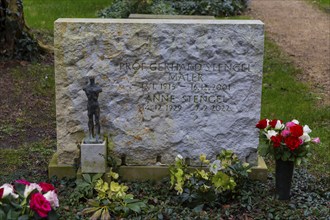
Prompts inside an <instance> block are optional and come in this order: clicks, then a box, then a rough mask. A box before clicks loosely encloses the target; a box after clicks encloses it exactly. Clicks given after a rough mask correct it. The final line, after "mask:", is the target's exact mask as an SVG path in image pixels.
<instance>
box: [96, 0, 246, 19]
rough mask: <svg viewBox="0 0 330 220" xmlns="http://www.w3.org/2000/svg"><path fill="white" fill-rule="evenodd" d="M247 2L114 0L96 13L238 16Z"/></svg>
mask: <svg viewBox="0 0 330 220" xmlns="http://www.w3.org/2000/svg"><path fill="white" fill-rule="evenodd" d="M247 2H248V0H115V1H114V3H113V4H112V5H111V6H110V7H108V8H105V9H103V10H100V11H99V12H98V15H99V17H102V18H127V17H128V16H129V15H130V14H172V15H176V14H180V15H211V16H216V17H223V16H234V15H240V14H241V13H242V12H243V11H244V10H245V9H246V8H247Z"/></svg>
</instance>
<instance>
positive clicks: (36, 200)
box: [30, 193, 52, 218]
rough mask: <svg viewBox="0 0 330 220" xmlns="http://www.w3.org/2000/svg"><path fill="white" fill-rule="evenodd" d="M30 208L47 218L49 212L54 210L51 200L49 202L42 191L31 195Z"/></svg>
mask: <svg viewBox="0 0 330 220" xmlns="http://www.w3.org/2000/svg"><path fill="white" fill-rule="evenodd" d="M30 208H31V209H32V210H33V211H35V212H36V213H37V214H38V215H39V216H40V217H41V218H46V217H47V215H48V212H50V211H51V210H52V207H51V206H50V202H48V201H47V199H46V198H45V197H44V196H43V195H42V194H41V193H34V194H33V195H32V196H31V199H30Z"/></svg>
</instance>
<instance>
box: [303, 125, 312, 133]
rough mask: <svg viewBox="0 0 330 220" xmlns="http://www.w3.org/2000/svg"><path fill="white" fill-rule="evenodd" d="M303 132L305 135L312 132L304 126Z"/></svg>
mask: <svg viewBox="0 0 330 220" xmlns="http://www.w3.org/2000/svg"><path fill="white" fill-rule="evenodd" d="M303 130H304V133H307V134H309V133H311V132H312V130H311V129H310V128H309V127H308V125H305V126H304V128H303Z"/></svg>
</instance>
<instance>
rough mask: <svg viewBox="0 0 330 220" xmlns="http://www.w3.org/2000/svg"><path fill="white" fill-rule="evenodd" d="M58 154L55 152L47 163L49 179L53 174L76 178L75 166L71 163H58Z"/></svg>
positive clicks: (60, 176)
mask: <svg viewBox="0 0 330 220" xmlns="http://www.w3.org/2000/svg"><path fill="white" fill-rule="evenodd" d="M57 158H58V154H57V153H55V154H54V155H53V157H52V159H51V160H50V163H49V165H48V178H49V179H50V178H51V177H53V176H57V177H58V178H60V179H61V178H63V177H68V178H76V173H77V167H75V166H73V165H59V164H58V162H57Z"/></svg>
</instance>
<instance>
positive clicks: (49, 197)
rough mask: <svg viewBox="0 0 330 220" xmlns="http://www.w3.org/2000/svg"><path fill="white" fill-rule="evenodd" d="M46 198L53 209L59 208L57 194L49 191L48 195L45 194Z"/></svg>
mask: <svg viewBox="0 0 330 220" xmlns="http://www.w3.org/2000/svg"><path fill="white" fill-rule="evenodd" d="M44 197H45V198H46V199H47V201H48V202H50V205H51V206H52V207H53V208H56V207H59V202H58V198H57V194H56V193H55V191H54V190H52V191H48V192H47V193H46V194H44Z"/></svg>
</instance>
